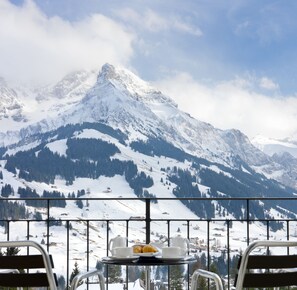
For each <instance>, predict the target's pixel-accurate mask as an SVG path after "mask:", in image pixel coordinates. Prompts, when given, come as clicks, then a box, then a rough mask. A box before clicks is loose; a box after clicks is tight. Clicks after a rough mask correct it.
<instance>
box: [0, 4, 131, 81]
mask: <svg viewBox="0 0 297 290" xmlns="http://www.w3.org/2000/svg"><path fill="white" fill-rule="evenodd" d="M0 39H1V42H0V75H2V76H4V77H5V78H7V79H13V80H18V81H21V82H26V83H28V82H31V83H35V84H36V83H44V82H45V81H47V82H51V81H55V80H58V79H60V78H61V77H63V76H64V75H65V74H66V73H68V72H70V71H73V70H77V69H82V68H86V69H89V68H99V67H100V66H101V65H102V64H104V63H105V62H111V63H113V64H122V65H127V64H128V62H129V60H130V59H131V57H132V55H133V47H132V43H133V40H134V35H133V34H132V33H131V32H128V31H126V30H125V29H124V28H123V27H122V26H120V25H119V24H118V23H116V22H115V21H113V20H111V19H110V18H107V17H105V16H103V15H101V14H93V15H91V16H89V17H88V18H85V19H83V20H81V21H77V22H69V21H66V20H63V19H61V18H59V17H50V18H49V17H47V16H46V15H45V14H43V13H42V12H41V11H40V10H39V9H38V7H37V6H36V5H35V4H34V3H33V1H32V0H27V1H25V3H24V5H23V6H21V7H18V6H15V5H13V4H11V3H10V2H9V1H8V0H1V1H0Z"/></svg>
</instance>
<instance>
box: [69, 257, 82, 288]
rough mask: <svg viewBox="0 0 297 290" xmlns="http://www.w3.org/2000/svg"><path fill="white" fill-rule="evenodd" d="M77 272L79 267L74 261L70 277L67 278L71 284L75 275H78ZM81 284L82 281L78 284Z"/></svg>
mask: <svg viewBox="0 0 297 290" xmlns="http://www.w3.org/2000/svg"><path fill="white" fill-rule="evenodd" d="M79 273H80V271H79V268H78V264H77V262H75V263H74V268H73V270H72V273H71V275H70V278H69V279H70V280H69V282H70V284H71V282H72V280H73V279H74V277H75V276H76V275H78V274H79ZM81 284H82V282H81V283H80V284H79V285H81Z"/></svg>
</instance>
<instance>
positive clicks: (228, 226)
mask: <svg viewBox="0 0 297 290" xmlns="http://www.w3.org/2000/svg"><path fill="white" fill-rule="evenodd" d="M227 254H228V259H227V269H228V289H230V220H227Z"/></svg>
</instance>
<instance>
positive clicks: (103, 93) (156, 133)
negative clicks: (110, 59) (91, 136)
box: [0, 64, 297, 188]
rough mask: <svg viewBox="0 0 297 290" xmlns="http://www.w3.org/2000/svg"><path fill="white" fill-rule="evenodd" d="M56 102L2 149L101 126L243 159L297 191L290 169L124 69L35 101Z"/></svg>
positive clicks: (81, 76)
mask: <svg viewBox="0 0 297 290" xmlns="http://www.w3.org/2000/svg"><path fill="white" fill-rule="evenodd" d="M63 84H66V85H63ZM41 92H43V94H44V95H43V96H44V98H42V97H41ZM57 92H58V93H57ZM67 92H68V93H67ZM63 96H64V98H63ZM52 99H55V100H54V102H53V103H54V104H52V107H51V108H49V109H48V110H45V109H43V111H47V112H53V113H52V116H50V117H49V118H44V119H42V120H40V121H39V122H36V123H31V124H30V125H29V126H27V127H23V128H21V129H20V130H19V131H14V132H11V131H9V132H5V133H3V132H2V133H1V136H0V137H1V139H2V140H5V141H4V142H3V144H2V145H9V144H11V143H16V142H17V141H18V140H25V138H30V136H32V135H34V134H36V133H45V132H48V131H52V130H55V129H57V128H59V127H61V126H63V125H65V124H82V123H84V122H89V123H92V122H94V123H96V122H100V123H105V124H107V125H109V126H111V127H113V128H114V129H118V130H120V131H122V132H123V133H125V134H126V135H127V136H128V139H129V142H133V141H135V140H148V139H149V138H151V137H154V138H162V139H164V140H166V141H167V142H169V143H171V144H173V145H174V146H176V147H177V148H179V149H180V150H183V151H185V152H187V153H188V154H191V155H195V156H198V157H201V158H204V159H207V160H209V161H211V162H217V163H220V164H222V165H224V166H229V167H231V168H232V167H234V168H236V166H237V160H238V158H240V159H242V161H243V162H245V163H246V164H248V166H250V167H251V168H253V170H255V171H256V172H259V173H263V174H265V175H266V176H267V177H273V178H275V179H276V180H278V181H280V182H284V184H285V185H289V186H292V187H294V188H295V187H296V186H297V183H296V177H297V176H295V173H294V171H293V174H292V170H291V171H290V174H288V172H286V171H287V169H288V168H287V167H286V166H284V165H283V164H281V163H279V160H276V159H273V158H272V157H270V156H268V155H266V154H265V153H263V152H262V151H261V150H259V149H258V148H256V147H254V146H253V144H252V143H251V142H250V140H249V139H248V137H247V136H246V135H244V134H243V133H242V132H240V131H239V130H236V129H230V130H220V129H217V128H215V127H213V126H212V125H211V124H208V123H205V122H201V121H199V120H197V119H194V118H193V117H191V116H190V115H189V114H187V113H186V112H182V111H180V110H179V109H178V106H177V104H176V103H175V102H174V101H173V100H172V99H170V98H169V97H167V96H165V95H163V94H162V93H161V92H160V91H158V90H157V89H155V88H153V87H152V86H151V85H149V84H148V83H147V82H145V81H143V80H141V79H140V78H139V77H137V76H136V75H135V74H133V73H132V72H130V71H128V70H126V69H124V68H118V67H114V66H112V65H110V64H105V65H104V66H103V67H102V69H101V71H100V72H99V74H98V75H97V77H96V78H95V73H94V72H92V73H87V72H84V73H82V72H81V73H74V74H72V75H70V76H68V77H67V76H66V77H65V78H64V79H63V80H62V81H61V82H59V84H57V85H56V86H53V87H52V89H50V88H47V89H46V90H45V89H43V90H41V91H39V92H35V100H36V101H37V102H39V104H40V106H41V104H42V102H43V101H44V102H45V104H46V105H48V104H49V103H48V102H47V101H48V100H50V101H51V102H52ZM61 100H62V101H61ZM65 100H66V102H65ZM57 108H59V109H57ZM41 115H42V114H41ZM274 172H278V173H279V176H275V174H274ZM296 172H297V170H296Z"/></svg>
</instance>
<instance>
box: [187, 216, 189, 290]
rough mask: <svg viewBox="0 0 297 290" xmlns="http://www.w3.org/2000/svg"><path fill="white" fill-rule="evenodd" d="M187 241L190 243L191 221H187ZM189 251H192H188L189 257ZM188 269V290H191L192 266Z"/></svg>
mask: <svg viewBox="0 0 297 290" xmlns="http://www.w3.org/2000/svg"><path fill="white" fill-rule="evenodd" d="M187 239H188V241H190V221H189V220H187ZM189 251H190V248H189V249H188V253H187V254H188V255H189V254H190V253H189ZM187 268H188V271H187V281H188V290H189V287H190V271H189V270H190V265H189V264H188V265H187Z"/></svg>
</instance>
